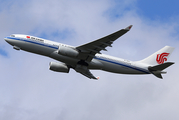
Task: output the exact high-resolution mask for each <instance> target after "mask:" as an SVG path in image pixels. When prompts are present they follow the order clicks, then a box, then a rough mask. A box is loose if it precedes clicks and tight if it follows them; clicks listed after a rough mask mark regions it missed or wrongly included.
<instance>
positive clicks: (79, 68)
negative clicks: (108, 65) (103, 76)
mask: <svg viewBox="0 0 179 120" xmlns="http://www.w3.org/2000/svg"><path fill="white" fill-rule="evenodd" d="M75 70H76V72H78V73H81V74H82V75H84V76H86V77H88V78H90V79H98V77H95V76H94V75H93V74H92V73H91V72H90V71H89V69H88V68H87V66H83V65H77V66H76V68H75Z"/></svg>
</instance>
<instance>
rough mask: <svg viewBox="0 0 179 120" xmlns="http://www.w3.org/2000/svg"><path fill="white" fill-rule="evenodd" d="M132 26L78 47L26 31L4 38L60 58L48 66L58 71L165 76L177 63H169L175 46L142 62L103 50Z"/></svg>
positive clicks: (90, 74)
mask: <svg viewBox="0 0 179 120" xmlns="http://www.w3.org/2000/svg"><path fill="white" fill-rule="evenodd" d="M131 28H132V25H130V26H128V27H126V28H125V29H121V30H119V31H117V32H115V33H112V34H110V35H108V36H105V37H103V38H100V39H97V40H95V41H92V42H89V43H87V44H84V45H81V46H77V47H74V46H70V45H66V44H62V43H58V42H53V41H50V40H46V39H43V38H39V37H34V36H30V35H23V34H12V35H10V36H8V37H5V38H4V40H5V41H6V42H8V43H9V44H10V45H12V46H13V48H14V49H15V50H24V51H27V52H32V53H35V54H39V55H43V56H47V57H50V58H52V59H55V60H57V61H60V62H50V64H49V66H50V67H49V69H50V70H52V71H55V72H63V73H69V71H70V69H71V68H72V69H74V70H75V71H76V72H78V73H81V74H82V75H84V76H86V77H88V78H90V79H96V80H97V79H99V77H95V76H94V75H93V74H92V73H91V72H90V70H103V71H107V72H112V73H120V74H153V75H155V76H156V77H158V78H161V79H162V78H163V77H162V75H161V74H164V73H166V72H165V71H163V70H164V69H165V68H167V67H169V66H171V65H172V64H174V62H167V60H168V58H169V56H170V55H171V53H172V52H173V50H174V48H173V47H170V46H165V47H163V48H162V49H160V50H159V51H157V52H155V53H154V54H152V55H150V56H149V57H147V58H145V59H143V60H140V61H130V60H125V59H121V58H117V57H113V56H109V55H105V54H102V53H101V52H100V51H102V50H104V51H107V50H106V47H112V46H111V44H112V43H113V42H114V41H115V40H117V39H118V38H119V37H121V36H122V35H124V34H125V33H127V32H128V31H130V29H131Z"/></svg>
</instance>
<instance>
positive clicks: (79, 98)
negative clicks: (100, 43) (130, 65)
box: [0, 0, 179, 120]
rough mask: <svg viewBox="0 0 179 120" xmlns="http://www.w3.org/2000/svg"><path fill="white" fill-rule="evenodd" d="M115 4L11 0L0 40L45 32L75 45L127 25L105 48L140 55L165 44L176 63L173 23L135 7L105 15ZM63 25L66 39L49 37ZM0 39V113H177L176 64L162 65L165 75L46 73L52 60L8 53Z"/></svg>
mask: <svg viewBox="0 0 179 120" xmlns="http://www.w3.org/2000/svg"><path fill="white" fill-rule="evenodd" d="M133 2H135V1H132V3H133ZM121 3H123V2H121ZM9 4H10V2H9ZM129 4H131V2H130V1H129ZM129 4H126V3H125V4H124V5H126V6H128V5H129ZM113 5H114V4H113V3H112V2H111V1H107V0H106V1H102V0H99V1H95V0H94V1H93V0H92V1H81V0H76V1H72V0H71V1H65V0H61V1H57V0H54V1H29V2H28V3H25V2H22V3H21V4H19V2H17V3H13V4H11V6H10V7H8V9H6V8H3V9H2V11H1V12H0V18H1V19H0V25H1V26H2V27H1V28H0V29H1V31H2V33H1V35H0V36H1V38H4V37H5V36H8V35H10V34H12V33H23V34H30V33H33V34H32V35H35V36H41V35H42V34H45V35H46V36H47V39H52V40H53V39H54V40H56V41H59V42H61V41H63V43H67V44H71V45H81V44H84V43H87V42H90V41H92V40H95V39H98V38H100V37H103V36H105V35H107V34H110V33H112V32H115V31H117V30H119V29H121V28H124V27H127V26H128V25H130V24H133V25H134V26H133V28H132V29H131V31H130V32H128V33H127V34H126V35H124V36H122V37H121V38H120V39H119V40H117V41H116V42H115V43H114V44H113V47H112V48H108V52H103V53H105V54H109V55H114V56H117V57H121V58H126V59H131V60H140V59H143V58H144V57H147V56H148V55H150V54H152V53H153V52H155V51H157V50H159V49H160V48H161V47H163V46H165V45H171V46H174V47H176V50H175V51H174V53H173V54H172V56H171V58H170V60H171V61H176V62H177V60H178V59H179V58H178V56H177V53H178V49H177V47H178V40H177V39H178V36H176V33H175V29H176V21H174V22H172V23H160V22H158V21H150V20H147V19H144V18H141V17H140V16H139V15H138V14H137V13H136V12H135V6H134V8H133V9H131V10H129V11H128V10H125V14H123V16H122V17H118V18H115V20H114V21H111V19H110V18H109V17H110V16H108V15H106V14H108V13H107V11H108V10H111V9H113ZM114 7H116V6H114ZM120 12H121V13H122V12H123V11H120ZM170 22H171V21H170ZM65 29H68V30H69V31H72V32H70V33H72V35H69V36H70V37H67V38H65V39H59V36H53V35H52V33H54V32H56V31H59V32H61V31H63V30H65ZM173 35H175V36H173ZM0 44H2V45H4V46H5V48H4V49H5V50H6V51H7V52H8V54H9V57H8V58H5V57H3V56H0V66H1V69H0V72H1V78H0V96H1V99H0V103H1V104H0V119H3V120H16V119H27V120H30V119H35V120H37V119H44V120H46V119H52V120H56V119H65V120H68V119H78V120H79V119H89V120H91V119H98V120H99V119H104V120H105V119H106V120H109V119H114V120H115V119H122V120H124V119H134V120H135V119H136V120H140V119H141V120H143V119H154V120H155V119H157V120H158V119H168V118H169V117H170V118H171V116H173V119H177V118H179V116H178V114H177V112H176V111H177V110H178V100H179V98H178V96H177V91H178V88H179V84H178V83H179V82H178V77H177V69H178V64H177V63H176V64H175V65H173V66H171V67H170V68H168V69H167V71H168V74H167V75H164V80H159V79H157V78H155V77H154V76H152V75H146V76H145V75H144V76H139V75H138V76H133V75H132V76H130V75H120V74H113V73H107V72H104V71H92V72H93V74H94V75H96V76H97V75H99V76H100V80H99V81H94V80H89V79H88V78H86V77H84V76H82V75H81V74H78V73H76V72H75V71H74V70H71V71H70V73H69V74H63V73H55V72H51V71H49V70H48V64H49V62H50V61H54V60H52V59H50V58H46V57H43V56H38V55H34V54H31V53H27V52H22V51H20V52H18V51H14V50H12V47H11V46H10V45H8V44H7V43H5V41H4V40H3V39H2V40H1V41H0Z"/></svg>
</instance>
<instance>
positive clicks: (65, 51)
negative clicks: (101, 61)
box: [58, 46, 79, 57]
mask: <svg viewBox="0 0 179 120" xmlns="http://www.w3.org/2000/svg"><path fill="white" fill-rule="evenodd" d="M58 54H61V55H65V56H69V57H77V56H78V54H79V52H78V50H77V49H75V48H71V47H66V46H59V49H58Z"/></svg>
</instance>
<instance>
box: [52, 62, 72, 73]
mask: <svg viewBox="0 0 179 120" xmlns="http://www.w3.org/2000/svg"><path fill="white" fill-rule="evenodd" d="M49 65H50V68H49V69H50V70H52V71H55V72H64V73H69V70H70V68H69V67H68V66H67V65H66V64H64V63H56V62H50V64H49Z"/></svg>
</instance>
